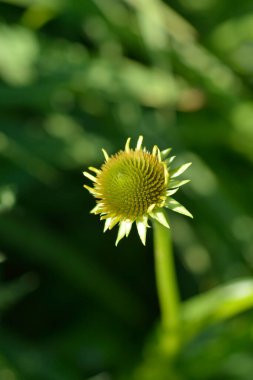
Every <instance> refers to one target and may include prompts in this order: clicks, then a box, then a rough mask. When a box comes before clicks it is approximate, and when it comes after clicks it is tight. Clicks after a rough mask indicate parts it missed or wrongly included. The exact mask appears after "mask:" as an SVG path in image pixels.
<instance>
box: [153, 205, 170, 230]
mask: <svg viewBox="0 0 253 380" xmlns="http://www.w3.org/2000/svg"><path fill="white" fill-rule="evenodd" d="M151 217H152V218H154V219H156V220H157V221H158V222H159V223H161V224H162V225H163V226H164V227H167V228H170V225H169V219H168V216H167V214H166V212H165V210H163V209H158V210H156V211H154V212H152V214H151Z"/></svg>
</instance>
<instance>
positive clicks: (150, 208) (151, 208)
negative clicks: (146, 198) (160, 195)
mask: <svg viewBox="0 0 253 380" xmlns="http://www.w3.org/2000/svg"><path fill="white" fill-rule="evenodd" d="M155 206H156V204H155V203H153V204H152V205H150V206H149V208H148V210H147V213H148V214H149V213H151V211H152V210H154V208H155Z"/></svg>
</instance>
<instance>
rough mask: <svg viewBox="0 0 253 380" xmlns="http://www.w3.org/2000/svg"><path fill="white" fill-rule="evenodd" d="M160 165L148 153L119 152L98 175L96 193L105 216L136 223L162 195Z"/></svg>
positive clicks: (162, 173) (162, 183)
mask: <svg viewBox="0 0 253 380" xmlns="http://www.w3.org/2000/svg"><path fill="white" fill-rule="evenodd" d="M165 189H166V183H165V175H164V164H163V163H162V162H159V161H158V159H157V158H156V157H155V156H153V155H152V154H150V153H147V152H143V151H132V150H131V151H129V152H125V151H121V152H119V153H118V154H116V155H115V156H113V157H111V158H110V159H109V160H108V161H107V162H106V163H105V164H104V165H103V166H102V172H101V173H100V174H99V175H98V178H97V185H96V191H97V193H98V194H99V196H98V198H100V199H101V202H102V203H103V208H104V211H105V212H106V213H107V214H110V215H114V216H119V217H122V218H126V219H130V220H133V219H136V218H137V217H140V216H143V215H145V214H146V213H147V210H148V208H149V206H151V205H153V204H156V205H159V203H161V201H162V199H161V197H162V196H163V195H164V194H165Z"/></svg>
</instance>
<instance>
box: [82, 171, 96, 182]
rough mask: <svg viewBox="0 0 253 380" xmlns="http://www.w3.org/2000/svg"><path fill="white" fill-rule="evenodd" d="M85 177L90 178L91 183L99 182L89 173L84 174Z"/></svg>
mask: <svg viewBox="0 0 253 380" xmlns="http://www.w3.org/2000/svg"><path fill="white" fill-rule="evenodd" d="M83 175H84V176H85V177H86V178H89V179H90V180H91V181H93V182H97V178H96V177H94V175H92V174H90V173H88V172H83Z"/></svg>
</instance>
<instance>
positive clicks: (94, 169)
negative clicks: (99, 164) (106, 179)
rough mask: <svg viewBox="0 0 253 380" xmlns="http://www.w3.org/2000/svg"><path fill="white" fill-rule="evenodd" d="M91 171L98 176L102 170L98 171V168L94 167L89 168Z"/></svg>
mask: <svg viewBox="0 0 253 380" xmlns="http://www.w3.org/2000/svg"><path fill="white" fill-rule="evenodd" d="M89 170H91V171H92V172H94V173H96V174H99V173H101V170H99V169H97V168H94V167H93V166H89Z"/></svg>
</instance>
